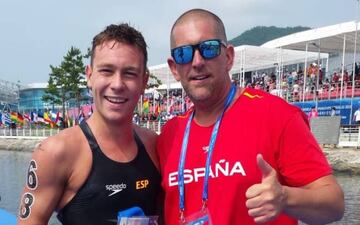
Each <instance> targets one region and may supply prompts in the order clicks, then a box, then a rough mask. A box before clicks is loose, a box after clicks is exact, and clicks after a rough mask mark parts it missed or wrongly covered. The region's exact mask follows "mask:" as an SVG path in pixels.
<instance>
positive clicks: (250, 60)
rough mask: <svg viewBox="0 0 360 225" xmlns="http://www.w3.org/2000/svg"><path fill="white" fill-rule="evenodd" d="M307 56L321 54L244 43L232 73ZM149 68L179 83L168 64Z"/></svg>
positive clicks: (168, 81)
mask: <svg viewBox="0 0 360 225" xmlns="http://www.w3.org/2000/svg"><path fill="white" fill-rule="evenodd" d="M305 57H307V59H308V61H315V60H317V59H318V57H319V54H318V53H317V52H307V56H306V53H305V52H304V51H296V50H288V49H271V48H264V47H258V46H251V45H242V46H238V47H235V60H234V65H233V68H232V70H231V72H230V73H231V74H233V73H239V72H248V71H255V70H261V69H266V68H271V67H276V66H277V65H280V64H281V65H290V64H296V63H303V62H304V59H305ZM324 58H328V54H326V53H321V54H320V59H324ZM149 70H150V73H151V74H153V75H155V76H156V77H157V78H158V79H160V80H161V82H162V84H164V85H167V84H172V83H177V82H176V80H175V79H174V77H173V75H172V73H171V71H170V69H169V67H168V65H167V64H160V65H156V66H152V67H150V68H149ZM163 87H164V86H163Z"/></svg>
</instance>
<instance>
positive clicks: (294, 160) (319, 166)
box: [278, 111, 332, 187]
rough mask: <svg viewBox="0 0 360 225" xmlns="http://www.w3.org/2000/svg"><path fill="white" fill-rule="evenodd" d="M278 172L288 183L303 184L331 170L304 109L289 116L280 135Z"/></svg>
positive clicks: (292, 184)
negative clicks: (311, 129) (312, 131)
mask: <svg viewBox="0 0 360 225" xmlns="http://www.w3.org/2000/svg"><path fill="white" fill-rule="evenodd" d="M278 163H279V173H280V174H279V175H280V177H281V178H282V180H283V181H284V183H285V185H288V186H295V187H296V186H304V185H306V184H309V183H311V182H312V181H315V180H317V179H319V178H321V177H323V176H326V175H329V174H331V173H332V170H331V167H330V165H329V163H328V161H327V159H326V157H325V155H324V153H323V151H322V149H321V148H320V146H319V144H318V142H317V141H316V140H315V137H314V136H313V134H312V133H311V131H310V128H309V124H308V122H307V119H306V115H305V114H304V113H302V112H301V111H299V112H297V113H295V115H294V116H293V117H292V118H290V119H289V121H288V122H287V123H286V125H285V128H284V130H283V133H282V135H281V137H280V152H279V159H278Z"/></svg>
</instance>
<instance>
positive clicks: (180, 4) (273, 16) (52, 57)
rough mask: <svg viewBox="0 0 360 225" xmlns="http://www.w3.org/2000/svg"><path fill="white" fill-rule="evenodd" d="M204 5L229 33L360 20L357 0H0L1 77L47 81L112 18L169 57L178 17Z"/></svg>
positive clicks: (154, 58) (160, 59)
mask: <svg viewBox="0 0 360 225" xmlns="http://www.w3.org/2000/svg"><path fill="white" fill-rule="evenodd" d="M191 8H205V9H208V10H211V11H213V12H214V13H216V14H217V15H218V16H220V18H221V19H222V20H223V21H224V23H225V26H226V29H227V31H226V32H227V36H228V39H232V38H234V37H236V36H237V35H239V34H241V33H242V32H244V31H245V30H248V29H250V28H252V27H254V26H258V25H263V26H271V25H274V26H279V27H286V26H298V25H301V26H309V27H314V28H315V27H321V26H326V25H333V24H336V23H341V22H347V21H351V20H357V19H358V20H359V14H360V13H359V11H360V9H359V5H358V2H357V0H301V1H291V0H290V1H287V0H221V1H214V0H181V1H180V0H138V1H134V0H101V1H99V0H98V1H95V0H35V1H28V0H0V79H2V80H7V81H11V82H17V81H20V82H21V84H28V83H33V82H47V80H48V77H49V72H50V67H49V65H54V66H57V65H59V64H60V62H61V60H62V57H63V56H64V55H65V54H66V52H67V51H68V49H69V48H70V47H71V46H75V47H78V48H80V49H81V50H82V51H83V52H85V50H86V49H87V48H88V47H89V46H90V44H91V40H92V38H93V36H94V35H96V34H97V33H98V32H100V31H101V30H102V29H103V28H104V27H106V26H107V25H109V24H111V23H120V22H128V23H130V24H131V25H133V26H134V27H135V28H137V29H139V30H140V31H141V32H142V33H143V35H144V37H145V39H146V41H147V44H148V47H149V48H148V51H149V64H148V65H149V66H153V65H157V64H161V63H165V62H166V59H167V57H168V56H169V32H170V29H171V26H172V24H173V22H174V21H175V19H176V18H177V17H178V16H179V15H180V14H181V13H183V12H184V11H186V10H188V9H191Z"/></svg>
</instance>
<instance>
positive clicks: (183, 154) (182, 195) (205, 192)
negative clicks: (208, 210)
mask: <svg viewBox="0 0 360 225" xmlns="http://www.w3.org/2000/svg"><path fill="white" fill-rule="evenodd" d="M235 92H236V86H235V85H232V86H231V89H230V92H229V94H228V95H227V97H226V102H225V105H224V110H223V111H222V113H221V114H220V115H219V117H218V118H217V120H216V123H215V125H214V128H213V130H212V133H211V138H210V144H209V151H208V154H207V159H206V167H205V177H204V187H203V194H202V200H203V203H204V206H205V204H206V202H207V199H208V181H209V174H210V171H209V170H210V164H211V156H212V152H213V149H214V146H215V141H216V137H217V134H218V131H219V126H220V123H221V120H222V117H223V115H224V112H225V111H226V109H227V108H228V107H229V105H230V103H231V101H232V100H233V98H234V96H235ZM194 112H195V111H193V112H192V113H191V115H190V116H189V119H188V121H187V123H186V128H185V132H184V138H183V142H182V146H181V153H180V161H179V167H178V177H179V179H178V180H179V195H180V201H179V202H180V216H181V217H182V218H181V219H183V213H184V210H185V193H184V192H185V191H184V190H185V187H184V185H185V184H184V165H185V158H186V150H187V145H188V142H189V133H190V126H191V121H192V120H193V117H194Z"/></svg>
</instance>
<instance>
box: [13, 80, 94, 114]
mask: <svg viewBox="0 0 360 225" xmlns="http://www.w3.org/2000/svg"><path fill="white" fill-rule="evenodd" d="M46 88H47V83H33V84H28V85H26V86H24V87H22V88H21V89H20V93H19V112H22V113H23V112H27V113H29V112H39V111H41V112H44V111H47V110H55V111H58V110H60V109H61V108H62V106H61V105H52V104H50V103H46V102H43V100H42V96H43V95H44V94H45V90H46ZM82 96H83V99H81V102H80V105H83V104H89V103H90V102H91V96H89V94H88V90H87V89H86V88H85V87H84V88H83V89H82ZM66 107H67V108H72V107H76V102H75V100H70V101H68V102H67V103H66Z"/></svg>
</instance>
